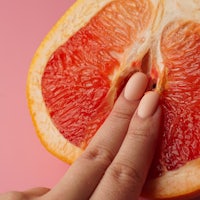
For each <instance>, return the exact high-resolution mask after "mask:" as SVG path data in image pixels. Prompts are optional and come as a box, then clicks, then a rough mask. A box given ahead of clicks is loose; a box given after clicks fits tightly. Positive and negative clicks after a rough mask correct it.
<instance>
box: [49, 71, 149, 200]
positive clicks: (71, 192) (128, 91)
mask: <svg viewBox="0 0 200 200" xmlns="http://www.w3.org/2000/svg"><path fill="white" fill-rule="evenodd" d="M147 84H148V79H147V77H146V75H144V74H143V73H139V72H138V73H136V74H134V75H133V76H132V77H131V78H130V80H129V81H128V83H127V86H126V88H125V90H124V91H123V92H122V93H121V95H120V96H119V98H118V99H117V101H116V103H115V105H114V108H113V110H112V111H111V113H110V115H109V116H108V118H107V119H106V121H105V122H104V124H103V125H102V127H101V128H100V129H99V130H98V132H97V134H96V135H95V137H94V138H93V140H92V141H91V143H90V144H89V146H88V148H87V149H86V151H85V152H84V153H83V154H82V156H81V157H80V158H79V159H78V160H77V161H76V162H75V163H74V164H73V165H72V166H71V167H70V168H69V170H68V172H67V173H66V175H65V176H64V178H63V179H62V180H61V181H60V182H59V183H58V185H57V186H56V187H55V188H54V189H53V190H52V191H51V192H50V193H51V194H50V195H51V196H54V197H56V196H58V195H59V196H61V197H63V198H60V199H66V196H67V197H68V199H74V200H75V199H80V194H81V199H82V200H84V199H88V198H89V196H90V195H91V193H92V192H93V191H94V189H95V188H96V186H97V184H98V183H99V181H100V179H101V178H102V176H103V174H104V172H105V170H106V169H107V167H108V166H109V165H110V163H111V162H112V160H113V158H114V157H115V155H116V153H117V152H118V150H119V148H120V146H121V143H122V141H123V139H124V137H125V135H126V133H127V130H128V126H129V123H130V120H131V118H132V115H133V114H134V112H135V110H136V108H137V106H138V103H139V99H140V98H141V97H142V96H143V94H144V92H145V90H146V87H147ZM125 96H126V98H125ZM128 99H129V100H128ZM77 191H78V193H77Z"/></svg>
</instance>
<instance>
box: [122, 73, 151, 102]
mask: <svg viewBox="0 0 200 200" xmlns="http://www.w3.org/2000/svg"><path fill="white" fill-rule="evenodd" d="M147 84H148V78H147V76H146V75H145V74H143V73H142V72H136V73H135V74H133V76H132V77H131V78H130V79H129V81H128V83H127V84H126V87H125V90H124V97H125V98H126V99H127V100H129V101H133V100H138V99H140V98H141V97H142V96H143V95H144V92H145V90H146V87H147Z"/></svg>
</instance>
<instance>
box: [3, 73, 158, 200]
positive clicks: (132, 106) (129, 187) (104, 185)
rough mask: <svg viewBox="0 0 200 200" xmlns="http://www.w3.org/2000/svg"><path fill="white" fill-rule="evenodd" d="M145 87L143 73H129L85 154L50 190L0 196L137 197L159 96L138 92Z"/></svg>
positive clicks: (15, 199)
mask: <svg viewBox="0 0 200 200" xmlns="http://www.w3.org/2000/svg"><path fill="white" fill-rule="evenodd" d="M135 85H139V86H138V88H139V89H138V90H137V88H135ZM141 85H142V86H141ZM147 85H148V79H147V77H146V75H144V74H142V73H136V74H135V75H133V77H131V79H130V80H129V81H128V83H127V85H126V88H125V89H124V90H123V91H122V93H121V94H120V96H119V98H118V99H117V101H116V103H115V105H114V108H113V110H112V112H111V113H110V115H109V116H108V118H107V119H106V121H105V122H104V124H103V125H102V126H101V128H100V129H99V130H98V132H97V134H96V135H95V137H94V138H93V140H92V141H91V142H90V144H89V146H88V147H87V149H86V150H85V152H84V153H83V154H82V155H81V156H80V157H79V159H77V161H76V162H75V163H74V164H73V165H72V166H71V167H70V168H69V169H68V171H67V172H66V174H65V175H64V176H63V178H62V179H61V180H60V182H58V184H57V185H56V186H55V187H54V188H52V189H51V190H50V189H46V188H34V189H31V190H28V191H24V192H9V193H6V194H2V195H0V200H11V199H12V200H33V199H34V200H37V199H39V200H54V199H55V200H57V199H58V200H66V199H68V200H72V199H73V200H76V199H77V200H80V198H81V200H86V199H92V200H102V199H107V200H116V199H118V200H128V199H134V200H137V199H139V196H140V193H141V190H142V187H143V184H144V182H145V179H146V176H147V173H148V170H149V166H150V165H151V161H152V158H153V155H154V150H155V147H156V142H157V138H158V133H159V126H160V121H161V120H160V119H161V109H160V107H159V106H158V99H159V96H158V94H157V93H156V92H149V93H147V94H145V95H144V93H145V90H146V87H147ZM132 86H133V87H134V88H135V89H134V91H133V90H132V89H131V88H132ZM141 99H142V100H141ZM138 105H139V106H138ZM83 169H87V170H83Z"/></svg>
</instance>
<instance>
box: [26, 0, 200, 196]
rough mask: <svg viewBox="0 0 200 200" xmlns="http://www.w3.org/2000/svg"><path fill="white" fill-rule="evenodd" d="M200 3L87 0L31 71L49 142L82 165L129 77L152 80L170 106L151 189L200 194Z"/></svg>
mask: <svg viewBox="0 0 200 200" xmlns="http://www.w3.org/2000/svg"><path fill="white" fill-rule="evenodd" d="M199 55H200V1H196V0H191V1H188V0H95V1H94V0H79V1H77V2H76V3H75V4H74V5H73V6H72V7H71V8H70V9H69V10H68V11H67V12H66V13H65V14H64V15H63V17H62V18H61V19H60V20H59V21H58V22H57V24H56V25H55V26H54V27H53V28H52V30H51V31H50V32H49V33H48V35H47V36H46V37H45V39H44V40H43V42H42V43H41V45H40V46H39V48H38V50H37V51H36V54H35V56H34V58H33V60H32V63H31V66H30V71H29V74H28V84H27V98H28V104H29V108H30V113H31V116H32V119H33V122H34V125H35V127H36V131H37V133H38V136H39V138H40V140H41V142H42V143H43V145H44V146H45V147H46V148H47V150H49V151H50V152H51V153H53V154H54V155H56V156H57V157H59V158H60V159H62V160H64V161H66V162H68V163H73V162H74V161H75V160H76V159H77V157H78V156H80V155H81V153H82V152H83V151H84V149H85V148H86V147H87V145H88V143H89V142H90V140H91V138H92V137H93V136H94V134H95V132H96V131H97V129H98V128H99V126H100V125H101V124H102V123H103V121H104V120H105V118H106V117H107V116H108V114H109V112H110V111H111V109H112V107H113V104H114V102H115V100H116V98H117V96H118V94H119V92H120V90H121V88H122V87H123V85H124V82H125V81H126V80H127V78H128V77H129V76H130V75H131V74H133V73H134V72H136V71H143V72H145V73H146V74H148V75H149V76H150V77H151V80H152V87H153V86H155V85H154V84H153V83H155V84H156V86H155V87H156V88H155V89H156V90H157V91H159V92H160V93H161V102H160V103H161V106H162V108H163V112H164V119H163V128H162V130H161V138H160V143H159V146H158V149H157V152H156V155H155V159H154V161H153V164H152V169H151V171H150V174H149V178H148V181H147V182H146V184H145V187H144V190H143V195H144V196H146V197H149V198H152V199H170V198H177V197H188V196H192V195H195V194H198V192H199V190H200V170H199V168H200V114H199V113H200V56H199Z"/></svg>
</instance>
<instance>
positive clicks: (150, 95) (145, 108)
mask: <svg viewBox="0 0 200 200" xmlns="http://www.w3.org/2000/svg"><path fill="white" fill-rule="evenodd" d="M158 102H159V94H158V93H157V92H153V91H151V92H147V93H146V94H145V95H144V97H143V98H142V99H141V101H140V104H139V106H138V116H139V117H141V118H147V117H150V116H151V115H153V114H154V112H155V111H156V108H157V107H158Z"/></svg>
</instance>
